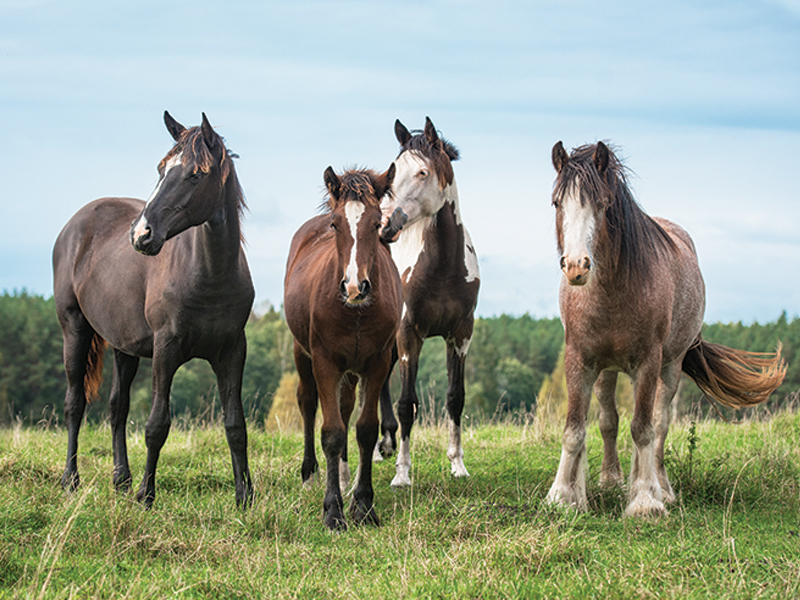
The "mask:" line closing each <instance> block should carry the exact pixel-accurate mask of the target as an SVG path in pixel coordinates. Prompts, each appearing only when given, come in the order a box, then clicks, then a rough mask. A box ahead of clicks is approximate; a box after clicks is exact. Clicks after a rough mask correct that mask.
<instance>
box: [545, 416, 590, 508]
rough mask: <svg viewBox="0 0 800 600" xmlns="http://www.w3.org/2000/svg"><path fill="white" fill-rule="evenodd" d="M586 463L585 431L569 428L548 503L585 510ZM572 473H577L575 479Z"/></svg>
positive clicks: (547, 499)
mask: <svg viewBox="0 0 800 600" xmlns="http://www.w3.org/2000/svg"><path fill="white" fill-rule="evenodd" d="M586 465H587V459H586V438H585V431H582V432H577V431H573V430H569V429H568V430H566V431H564V441H563V443H562V445H561V460H560V461H559V463H558V472H557V473H556V479H555V481H553V485H552V487H551V488H550V491H549V492H548V493H547V498H546V500H545V501H546V502H547V503H548V504H561V505H563V506H571V507H573V508H577V509H578V510H585V509H586V505H587V498H586ZM571 473H575V478H574V479H571V478H570V474H571Z"/></svg>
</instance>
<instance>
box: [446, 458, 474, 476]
mask: <svg viewBox="0 0 800 600" xmlns="http://www.w3.org/2000/svg"><path fill="white" fill-rule="evenodd" d="M450 472H451V473H452V474H453V476H454V477H469V473H468V472H467V468H466V467H465V466H464V460H463V459H462V458H461V457H460V456H457V457H456V458H454V459H453V460H452V461H451V463H450Z"/></svg>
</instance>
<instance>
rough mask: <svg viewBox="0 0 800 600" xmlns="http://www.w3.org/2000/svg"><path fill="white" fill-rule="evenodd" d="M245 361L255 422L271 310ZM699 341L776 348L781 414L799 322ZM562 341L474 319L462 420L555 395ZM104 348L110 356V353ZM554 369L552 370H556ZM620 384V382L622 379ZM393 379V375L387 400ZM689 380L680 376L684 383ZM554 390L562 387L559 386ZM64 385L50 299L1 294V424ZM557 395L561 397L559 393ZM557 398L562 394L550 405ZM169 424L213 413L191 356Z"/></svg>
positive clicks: (437, 359)
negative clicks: (779, 350) (781, 376)
mask: <svg viewBox="0 0 800 600" xmlns="http://www.w3.org/2000/svg"><path fill="white" fill-rule="evenodd" d="M246 332H247V342H248V351H247V363H246V365H245V372H244V385H243V401H244V406H245V411H246V414H247V415H248V419H249V421H248V422H249V423H250V424H251V426H259V425H260V424H263V422H264V421H265V419H266V418H267V415H268V413H269V410H270V407H271V405H272V400H273V397H274V395H275V392H276V390H277V389H278V386H279V383H280V381H281V378H282V376H283V375H285V374H288V373H292V372H293V371H294V361H293V358H292V336H291V334H290V333H289V331H288V329H287V327H286V323H285V322H284V320H283V318H282V316H281V314H280V312H279V311H276V310H274V309H270V310H269V311H267V312H266V313H265V314H263V315H259V316H257V315H255V314H254V315H252V316H251V318H250V320H249V322H248V324H247V329H246ZM703 337H704V338H705V339H707V340H709V341H712V342H717V343H721V344H725V345H727V346H732V347H736V348H741V349H744V350H751V351H757V352H766V351H773V350H774V349H775V348H776V347H777V345H778V344H779V343H780V344H782V346H783V355H784V357H785V359H786V362H787V364H788V367H789V368H788V373H787V377H786V381H785V382H784V384H783V386H782V387H781V388H780V389H779V390H778V391H777V392H776V393H775V394H774V396H773V397H772V399H770V401H769V403H768V408H769V409H776V408H780V407H781V406H783V405H785V404H786V403H787V402H790V401H795V400H796V399H797V392H798V390H800V361H799V360H798V358H800V356H798V353H800V319H798V318H796V317H795V318H792V319H791V320H789V319H788V318H787V315H786V313H784V314H782V315H780V317H779V318H778V319H777V320H776V321H774V322H771V323H766V324H759V323H754V324H751V325H744V324H742V323H741V322H740V323H727V324H723V323H715V324H711V325H706V326H705V327H704V329H703ZM563 341H564V335H563V329H562V327H561V322H560V320H559V319H557V318H552V319H534V318H533V317H530V316H529V315H527V314H526V315H523V316H521V317H512V316H508V315H501V316H499V317H490V318H479V319H477V320H476V323H475V334H474V336H473V340H472V344H471V346H470V351H469V355H468V357H467V370H466V387H467V406H466V407H465V415H467V416H468V418H469V419H470V421H471V422H481V421H484V420H487V419H490V418H492V417H495V416H497V415H502V414H504V413H515V412H525V413H526V414H531V413H532V411H534V410H535V409H536V407H537V400H538V399H539V398H540V397H542V398H543V397H544V396H543V394H546V395H547V397H548V398H549V399H550V402H551V404H552V398H555V397H557V396H558V394H556V393H555V392H554V391H553V390H556V389H557V388H559V378H561V379H563V364H561V365H559V362H560V361H561V362H562V363H563V353H562V347H563ZM109 352H110V351H109ZM112 363H113V360H112V358H111V356H110V355H107V356H106V361H105V370H104V373H105V377H104V384H103V388H102V390H101V398H102V399H103V400H101V401H98V402H95V403H94V404H93V405H92V406H91V407H90V409H89V410H88V411H87V412H88V417H87V418H88V419H89V420H91V421H101V420H103V419H105V418H106V417H107V402H106V401H105V399H107V398H108V393H109V387H110V383H111V365H112ZM559 367H560V370H559ZM621 379H622V378H621ZM398 380H399V378H398V377H397V374H395V375H394V379H393V390H394V398H395V399H396V397H397V394H398V392H399V381H398ZM687 381H688V380H687ZM417 385H418V386H419V396H420V398H421V403H422V404H423V407H422V408H423V409H424V410H428V411H433V412H435V413H437V414H440V413H441V411H442V410H443V406H444V398H445V393H446V389H447V372H446V367H445V351H444V342H443V341H442V340H441V339H439V338H435V339H431V340H428V341H427V342H426V344H425V346H424V348H423V353H422V357H421V361H420V367H419V377H418V382H417ZM561 387H562V388H563V385H562V386H561ZM65 392H66V382H65V378H64V369H63V365H62V339H61V329H60V327H59V325H58V320H57V319H56V313H55V305H54V301H53V299H52V298H43V297H41V296H37V295H31V294H28V293H26V292H25V291H22V292H15V293H13V294H9V293H4V294H3V295H2V296H0V425H8V424H11V423H14V422H17V421H21V422H22V423H23V424H25V425H35V424H36V423H39V422H41V421H42V420H44V421H47V422H50V423H52V422H53V421H55V422H57V423H60V422H63V410H64V395H65ZM630 393H631V392H630V384H629V383H628V384H627V387H626V385H625V384H624V382H622V381H621V382H620V404H621V405H622V407H623V411H622V412H624V407H625V406H627V405H630V401H626V399H625V395H626V394H627V395H630ZM150 395H151V367H150V361H149V360H142V361H141V364H140V368H139V373H138V374H137V376H136V379H135V381H134V384H133V390H132V398H131V413H130V420H131V421H133V422H135V423H140V424H143V423H144V421H145V420H146V419H147V415H148V414H149V410H150ZM562 395H563V394H562ZM701 398H702V395H701V393H700V391H699V390H698V389H697V388H696V387H695V386H694V384H693V383H691V382H688V383H687V382H684V385H682V386H681V389H680V390H679V398H678V399H677V401H676V403H675V411H676V414H679V415H680V414H686V413H688V412H690V411H698V410H700V411H702V412H703V413H707V412H709V406H708V403H707V402H701ZM559 401H560V402H563V401H564V400H563V398H562V399H561V400H559ZM171 409H172V414H173V418H174V419H175V420H176V421H178V422H180V421H181V420H191V419H196V418H204V417H213V416H214V412H215V411H217V412H218V411H219V404H218V401H217V400H216V380H215V378H214V374H213V372H212V371H211V368H210V367H209V365H208V364H207V363H206V362H205V361H202V360H193V361H191V362H189V363H187V364H186V365H184V366H183V367H181V368H180V369H179V370H178V372H177V374H176V376H175V380H174V383H173V386H172V396H171Z"/></svg>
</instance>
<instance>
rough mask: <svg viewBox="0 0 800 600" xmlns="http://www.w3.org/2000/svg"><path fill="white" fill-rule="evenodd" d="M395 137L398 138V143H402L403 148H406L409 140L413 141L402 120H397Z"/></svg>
mask: <svg viewBox="0 0 800 600" xmlns="http://www.w3.org/2000/svg"><path fill="white" fill-rule="evenodd" d="M394 135H395V137H396V138H397V141H398V142H400V145H401V146H405V145H406V144H407V143H408V140H410V139H411V132H409V131H408V129H406V126H405V125H403V124H402V123H401V122H400V119H397V120H396V121H395V122H394Z"/></svg>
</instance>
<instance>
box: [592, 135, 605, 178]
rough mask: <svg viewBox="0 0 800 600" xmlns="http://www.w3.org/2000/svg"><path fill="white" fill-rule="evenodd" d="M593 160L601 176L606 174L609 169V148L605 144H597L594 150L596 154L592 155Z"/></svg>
mask: <svg viewBox="0 0 800 600" xmlns="http://www.w3.org/2000/svg"><path fill="white" fill-rule="evenodd" d="M592 160H593V161H594V166H595V167H597V172H598V173H600V175H602V174H603V173H605V170H606V169H607V168H608V146H606V145H605V144H604V143H603V142H597V147H596V148H595V149H594V154H592Z"/></svg>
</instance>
